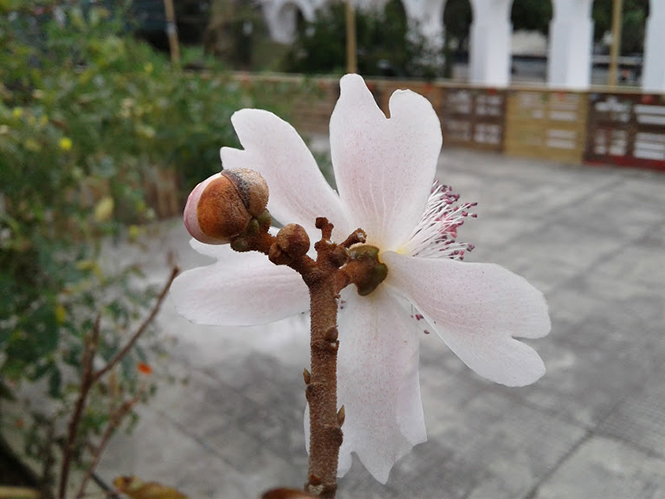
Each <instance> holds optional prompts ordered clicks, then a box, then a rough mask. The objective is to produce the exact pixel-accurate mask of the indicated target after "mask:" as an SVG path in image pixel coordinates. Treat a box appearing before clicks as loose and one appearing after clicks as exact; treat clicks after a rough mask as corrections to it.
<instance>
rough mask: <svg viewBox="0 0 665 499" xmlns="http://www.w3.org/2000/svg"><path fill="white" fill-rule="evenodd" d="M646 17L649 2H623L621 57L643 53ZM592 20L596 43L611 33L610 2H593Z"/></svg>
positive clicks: (645, 0)
mask: <svg viewBox="0 0 665 499" xmlns="http://www.w3.org/2000/svg"><path fill="white" fill-rule="evenodd" d="M647 17H649V0H623V25H622V27H621V54H622V55H630V54H635V53H641V52H643V51H644V35H645V31H646V20H647ZM593 20H594V32H593V35H594V40H595V41H597V42H598V41H600V40H602V39H603V37H604V36H605V34H606V33H608V32H610V31H612V0H595V1H594V2H593Z"/></svg>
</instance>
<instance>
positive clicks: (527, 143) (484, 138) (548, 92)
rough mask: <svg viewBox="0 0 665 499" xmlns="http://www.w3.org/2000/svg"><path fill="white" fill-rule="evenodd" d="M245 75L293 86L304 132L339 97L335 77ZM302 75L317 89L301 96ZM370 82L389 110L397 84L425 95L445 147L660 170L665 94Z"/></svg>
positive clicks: (312, 129) (664, 150)
mask: <svg viewBox="0 0 665 499" xmlns="http://www.w3.org/2000/svg"><path fill="white" fill-rule="evenodd" d="M248 77H249V78H250V79H251V80H252V81H253V82H254V84H266V83H267V82H280V83H282V84H292V85H293V88H294V90H293V91H294V96H293V98H294V104H295V107H294V110H293V121H294V125H295V126H296V128H298V129H299V130H300V131H301V133H303V134H305V135H306V134H308V133H309V134H311V133H322V132H326V131H327V130H328V121H329V119H330V114H331V113H332V110H333V108H334V106H335V102H336V101H337V98H338V97H339V80H338V79H337V78H315V79H304V78H303V77H300V76H292V75H252V76H248V75H247V74H244V75H243V78H248ZM304 81H307V82H309V83H308V84H309V85H310V86H311V85H315V86H316V88H317V89H318V92H315V93H314V94H312V92H311V91H309V92H308V94H309V97H307V98H299V96H298V88H299V86H300V85H302V83H303V82H304ZM367 84H368V87H369V88H370V90H371V91H372V93H373V94H374V97H375V98H376V101H377V103H378V104H379V106H380V107H381V108H382V109H383V110H384V112H386V114H388V113H389V101H390V96H391V94H392V93H393V92H394V91H395V90H397V89H406V88H408V89H411V90H413V91H415V92H418V93H419V94H422V95H424V96H425V97H427V98H428V99H429V100H430V102H431V103H432V105H433V106H434V109H435V110H436V112H437V114H438V115H439V118H440V119H441V122H442V126H443V134H444V144H446V145H452V146H460V147H468V148H473V149H480V150H484V151H494V152H499V153H505V154H508V155H514V156H526V157H531V158H535V159H543V160H551V161H559V162H562V163H567V164H584V163H591V164H594V163H604V164H616V165H621V166H627V167H643V168H644V167H646V168H654V169H660V170H665V95H656V94H644V93H634V92H631V91H612V90H607V89H592V90H589V91H575V90H561V89H550V88H535V87H510V88H507V89H497V88H487V87H476V86H472V85H459V84H453V83H448V82H433V83H428V82H422V81H395V80H383V79H369V80H367Z"/></svg>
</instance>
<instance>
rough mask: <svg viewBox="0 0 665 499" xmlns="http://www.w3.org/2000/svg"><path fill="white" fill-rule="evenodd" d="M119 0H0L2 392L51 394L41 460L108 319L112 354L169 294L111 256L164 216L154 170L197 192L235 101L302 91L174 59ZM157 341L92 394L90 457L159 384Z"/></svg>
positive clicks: (34, 433) (33, 440)
mask: <svg viewBox="0 0 665 499" xmlns="http://www.w3.org/2000/svg"><path fill="white" fill-rule="evenodd" d="M110 4H112V2H110V1H108V0H106V1H104V2H102V3H100V4H95V3H94V2H84V3H83V4H82V6H79V5H78V4H76V3H72V2H53V1H48V2H47V1H42V2H34V1H19V0H0V47H2V51H0V399H1V398H16V396H17V394H19V393H21V403H23V401H24V399H23V391H24V390H25V389H26V387H27V388H28V389H29V390H28V391H30V392H35V389H36V392H35V393H38V394H39V397H37V398H36V399H35V400H33V403H32V404H31V405H30V411H31V420H32V422H31V423H30V422H24V423H22V425H23V426H24V431H25V434H26V442H27V450H28V452H29V453H30V454H32V455H35V456H41V458H42V459H44V453H46V452H51V451H52V447H53V445H54V443H56V444H57V443H58V442H62V424H55V423H54V422H58V421H60V422H62V421H63V420H66V419H67V418H68V417H69V415H70V412H71V410H72V401H73V399H74V398H75V397H76V392H77V389H78V388H77V387H78V385H79V383H80V376H81V373H80V371H81V356H82V352H83V345H84V341H85V340H84V338H85V336H86V334H87V333H89V332H90V330H91V329H92V328H93V324H94V320H95V317H96V316H97V314H101V316H102V322H101V324H102V327H101V338H100V345H99V350H98V352H99V357H100V359H98V360H99V361H100V362H102V364H103V363H104V361H108V360H109V359H110V358H112V357H113V355H114V354H115V353H116V352H117V351H118V350H119V349H120V348H121V346H122V345H123V344H124V343H125V342H126V339H127V336H128V333H130V332H131V331H130V330H131V329H132V328H133V326H134V325H135V324H136V323H137V321H138V320H139V319H140V318H142V317H143V316H145V315H146V312H147V308H148V306H149V305H150V304H151V301H152V298H153V297H154V293H153V292H152V291H151V290H150V289H149V288H147V286H146V284H145V282H144V280H143V278H142V274H141V270H140V269H139V268H137V267H135V266H128V267H124V268H114V267H113V265H111V264H109V263H108V262H105V261H104V259H103V258H102V259H100V255H102V254H104V253H106V254H108V253H109V252H112V250H109V246H110V245H111V243H113V242H116V243H119V242H122V243H123V244H124V243H126V242H127V241H128V240H131V239H133V238H136V236H137V235H138V234H139V233H140V232H141V231H142V230H143V229H141V228H140V226H141V224H142V223H144V222H147V221H150V220H152V219H154V218H155V212H154V210H153V208H152V207H151V205H150V203H151V200H150V199H148V198H147V193H146V187H145V186H146V183H147V179H148V178H149V174H151V173H152V175H153V176H154V172H155V169H158V168H170V169H171V170H174V171H176V172H177V179H178V181H179V184H180V185H179V186H177V187H179V188H180V189H181V199H182V198H184V196H185V193H186V192H188V191H189V189H191V187H192V186H193V185H195V184H196V183H197V182H199V181H200V180H201V179H203V178H206V177H207V176H209V175H211V174H213V173H215V172H216V171H219V169H220V166H219V148H220V146H224V145H234V146H237V141H236V138H235V133H234V132H233V129H232V127H231V123H230V117H231V115H232V113H233V112H234V111H235V110H237V109H239V108H241V107H251V106H257V107H264V108H265V107H269V108H270V107H272V108H273V109H274V106H272V105H271V103H272V102H280V101H281V102H285V101H287V100H286V99H280V98H279V97H275V92H277V90H279V89H277V90H275V92H271V91H266V90H265V89H263V88H259V89H257V90H256V91H253V90H252V89H251V87H248V86H246V85H243V84H241V83H239V82H235V81H231V80H230V79H229V78H227V77H225V76H224V75H222V74H219V75H215V77H209V76H206V75H198V74H190V73H187V72H185V71H182V70H181V69H179V68H177V67H173V66H172V65H171V63H170V62H169V61H168V59H167V58H166V57H165V56H164V55H163V54H159V53H156V52H154V51H153V49H151V48H150V47H149V46H148V45H147V44H145V43H142V42H139V41H137V40H136V39H134V38H133V37H132V36H131V33H130V32H129V26H128V25H127V22H126V19H127V17H124V16H123V14H124V13H125V12H126V9H127V8H129V5H127V4H117V5H114V6H113V9H112V10H111V9H109V8H108V7H109V6H110ZM183 55H184V59H185V62H187V58H188V52H187V51H185V52H184V54H183ZM197 57H198V55H197ZM208 67H210V68H212V69H213V70H219V69H220V68H219V66H217V65H216V63H215V62H214V61H209V62H208ZM157 171H159V170H157ZM165 264H166V262H165ZM143 345H144V348H135V349H132V351H131V352H130V354H129V355H128V356H127V357H126V358H125V359H124V360H123V361H122V362H121V363H120V364H119V366H118V368H117V369H115V370H114V371H113V372H112V373H111V375H110V376H106V377H105V378H104V379H103V380H102V381H101V382H100V383H99V384H98V385H97V387H96V388H95V392H94V393H93V394H91V402H92V403H91V404H89V407H88V409H87V410H86V413H85V415H84V418H83V420H82V424H81V434H80V435H81V436H80V438H79V441H78V451H77V457H82V456H83V455H84V450H85V448H86V443H87V442H88V441H89V438H90V437H92V436H94V435H98V434H99V433H100V431H101V430H102V429H103V428H104V427H105V425H106V424H107V423H108V420H109V414H110V413H111V411H112V408H113V407H114V406H117V404H118V403H120V402H121V401H122V400H123V399H124V398H126V397H127V396H128V395H130V394H134V393H136V392H137V390H139V391H141V392H145V393H148V392H150V390H151V388H150V383H148V382H147V381H146V380H147V378H146V375H145V374H142V373H145V368H143V369H141V365H145V364H146V363H149V362H151V361H152V360H154V359H155V358H157V357H159V356H160V355H161V354H162V353H163V352H162V351H163V348H162V347H160V346H159V343H157V342H155V341H153V342H152V343H150V342H149V340H148V343H145V342H144V343H143ZM146 345H148V347H146ZM141 363H143V364H141ZM28 398H29V397H28ZM0 414H1V413H0ZM49 449H51V451H49ZM46 474H48V473H46ZM46 478H47V479H48V478H49V477H46ZM50 478H52V477H50Z"/></svg>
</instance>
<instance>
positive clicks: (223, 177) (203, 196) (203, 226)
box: [183, 168, 268, 244]
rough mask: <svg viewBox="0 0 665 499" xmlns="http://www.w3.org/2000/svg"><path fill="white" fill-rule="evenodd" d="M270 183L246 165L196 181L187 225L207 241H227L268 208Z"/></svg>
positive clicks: (215, 242)
mask: <svg viewBox="0 0 665 499" xmlns="http://www.w3.org/2000/svg"><path fill="white" fill-rule="evenodd" d="M267 204H268V185H267V184H266V181H265V180H264V179H263V177H262V176H261V175H260V174H258V173H257V172H255V171H253V170H249V169H247V168H236V169H233V170H224V171H223V172H221V173H218V174H216V175H213V176H212V177H209V178H208V179H206V180H204V181H203V182H201V183H200V184H199V185H197V186H196V187H195V188H194V190H193V191H192V192H191V194H190V195H189V198H188V199H187V205H186V206H185V212H184V215H183V218H184V221H185V227H186V228H187V230H188V231H189V233H190V234H191V235H192V237H194V238H195V239H197V240H199V241H201V242H203V243H207V244H227V243H229V242H231V240H232V239H233V238H234V237H236V236H238V235H239V234H241V233H242V232H244V230H245V229H246V228H247V225H248V224H249V222H250V220H251V219H252V217H257V216H259V215H261V214H263V212H264V211H265V208H266V206H267Z"/></svg>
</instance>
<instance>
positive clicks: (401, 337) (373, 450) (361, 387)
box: [337, 288, 427, 483]
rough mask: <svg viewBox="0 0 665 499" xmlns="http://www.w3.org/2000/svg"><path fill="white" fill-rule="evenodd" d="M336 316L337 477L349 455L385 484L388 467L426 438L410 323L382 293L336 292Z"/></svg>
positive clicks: (415, 340) (414, 337)
mask: <svg viewBox="0 0 665 499" xmlns="http://www.w3.org/2000/svg"><path fill="white" fill-rule="evenodd" d="M342 299H343V300H344V304H343V308H342V310H341V311H340V314H339V341H340V347H339V354H338V360H337V365H338V368H337V369H338V372H337V380H338V381H337V382H338V387H337V390H338V395H337V401H338V404H339V405H340V406H341V405H344V408H345V413H346V420H345V422H344V426H343V427H342V431H343V432H344V440H343V443H342V447H341V449H340V454H339V475H340V476H341V475H343V474H344V473H346V471H347V470H348V469H349V468H350V467H351V452H355V453H356V454H358V457H359V458H360V460H361V462H362V463H363V464H364V465H365V467H366V468H367V470H368V471H369V472H370V473H371V474H372V475H373V476H374V478H376V479H377V480H378V481H379V482H381V483H386V481H387V480H388V475H389V474H390V470H391V468H392V467H393V464H395V462H396V461H397V460H399V459H400V458H401V457H403V456H404V455H405V454H407V453H408V452H409V451H410V450H411V448H412V447H413V446H414V445H416V444H419V443H422V442H424V441H426V440H427V435H426V433H425V421H424V417H423V409H422V402H421V400H420V383H419V379H418V349H419V345H420V341H419V339H418V334H417V332H416V329H415V328H414V324H413V323H412V321H411V320H410V318H409V315H408V313H407V312H406V311H405V310H404V309H403V308H402V306H401V305H400V303H399V302H397V300H396V299H395V298H393V297H392V296H390V295H389V294H388V293H387V292H386V291H385V290H381V289H377V290H376V291H375V292H373V293H372V294H371V295H369V296H367V297H360V296H358V294H357V293H356V290H355V288H353V289H348V290H346V291H344V292H343V293H342Z"/></svg>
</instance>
